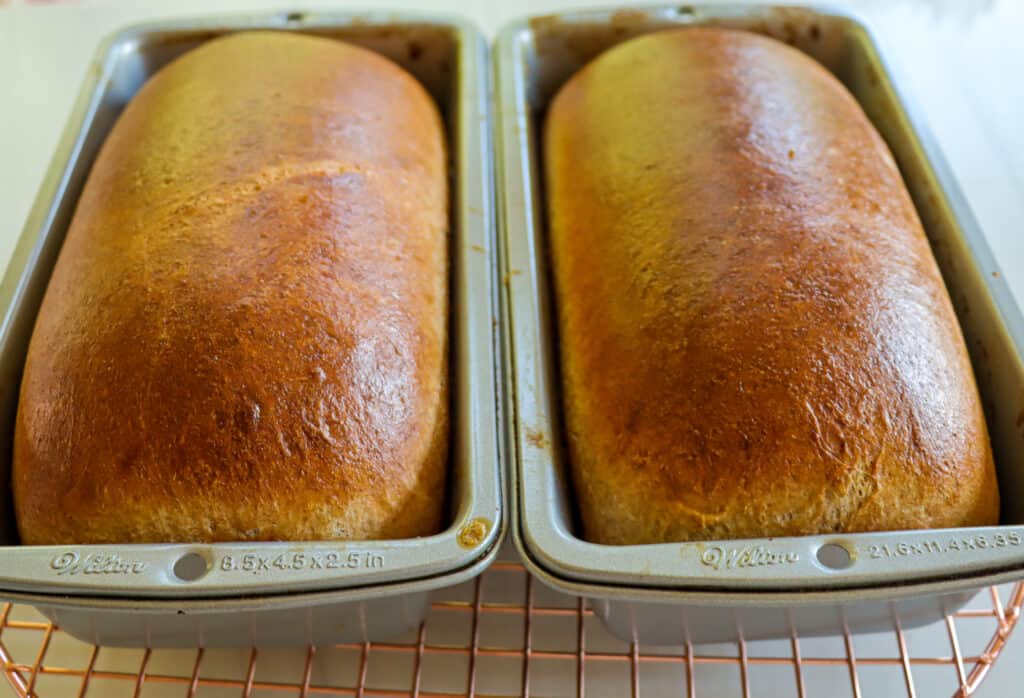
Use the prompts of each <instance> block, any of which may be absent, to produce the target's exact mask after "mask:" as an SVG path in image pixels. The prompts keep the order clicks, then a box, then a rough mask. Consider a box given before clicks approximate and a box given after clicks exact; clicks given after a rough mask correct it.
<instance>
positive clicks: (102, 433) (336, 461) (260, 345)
mask: <svg viewBox="0 0 1024 698" xmlns="http://www.w3.org/2000/svg"><path fill="white" fill-rule="evenodd" d="M447 206H448V195H447V181H446V162H445V144H444V132H443V126H442V123H441V119H440V116H439V113H438V110H437V107H436V105H435V104H434V103H433V101H432V100H431V98H430V97H429V95H428V94H427V93H426V91H425V90H424V89H423V88H422V86H421V85H420V84H419V83H418V82H417V81H416V80H415V79H414V78H413V77H412V76H410V75H409V74H407V73H406V72H405V71H404V70H402V69H401V68H399V67H398V66H397V65H395V64H393V63H391V62H390V61H388V60H386V59H384V58H382V57H380V56H378V55H376V54H374V53H372V52H370V51H366V50H363V49H360V48H357V47H354V46H350V45H346V44H343V43H340V42H337V41H332V40H328V39H322V38H313V37H309V36H300V35H295V34H289V33H274V32H251V33H242V34H236V35H232V36H229V37H225V38H221V39H217V40H213V41H210V42H208V43H206V44H204V45H203V46H202V47H200V48H198V49H196V50H194V51H190V52H189V53H187V54H185V55H184V56H182V57H181V58H179V59H178V60H175V61H174V62H173V63H171V64H170V65H168V66H167V67H165V68H164V69H162V70H160V71H159V72H158V73H157V74H156V75H155V76H154V77H153V78H152V79H151V80H149V81H148V82H147V83H146V84H145V85H144V86H143V87H142V89H141V90H140V91H139V93H138V94H137V95H136V97H135V98H134V99H133V100H132V101H131V103H130V104H129V105H128V107H127V108H126V109H125V111H124V113H123V114H122V115H121V117H120V118H119V120H118V122H117V124H116V126H115V127H114V129H113V131H112V132H111V133H110V135H109V137H108V138H107V140H106V142H105V144H104V145H103V148H102V151H101V152H100V154H99V157H98V158H97V160H96V163H95V165H94V167H93V169H92V172H91V173H90V175H89V179H88V182H87V183H86V186H85V189H84V191H83V192H82V195H81V198H80V200H79V203H78V208H77V210H76V213H75V216H74V219H73V221H72V223H71V227H70V229H69V231H68V234H67V239H66V241H65V243H64V245H63V248H62V250H61V254H60V258H59V261H58V263H57V266H56V268H55V270H54V272H53V276H52V279H51V281H50V284H49V287H48V289H47V292H46V296H45V299H44V301H43V304H42V308H41V310H40V312H39V316H38V319H37V323H36V327H35V331H34V334H33V336H32V340H31V345H30V347H29V351H28V358H27V361H26V365H25V373H24V379H23V383H22V387H21V401H20V406H19V411H18V417H17V426H16V434H15V443H14V466H13V484H14V496H15V508H16V516H17V521H18V528H19V531H20V535H21V540H22V542H23V543H26V544H67V543H129V542H170V541H189V542H191V541H243V540H278V539H283V540H318V539H381V538H404V537H413V536H420V535H426V534H431V533H434V532H436V531H437V530H438V528H439V526H440V523H441V514H442V505H443V501H444V491H445V489H444V488H445V471H446V467H447V465H446V464H447V449H448V396H447V312H448V311H447V303H448V299H447V294H448V282H447V263H448V262H447V260H448V241H447V231H448V213H447Z"/></svg>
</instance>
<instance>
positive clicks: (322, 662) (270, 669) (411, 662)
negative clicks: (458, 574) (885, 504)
mask: <svg viewBox="0 0 1024 698" xmlns="http://www.w3.org/2000/svg"><path fill="white" fill-rule="evenodd" d="M1022 604H1024V584H1017V585H1007V586H1003V587H992V588H990V589H987V590H985V591H983V592H982V593H981V594H979V595H978V596H977V597H976V598H975V599H974V601H972V602H971V603H970V604H969V605H968V606H967V607H966V608H965V609H963V610H961V611H959V612H958V613H956V614H954V615H951V616H948V617H947V618H946V619H945V621H944V622H940V623H936V624H933V625H931V626H927V627H925V628H919V629H914V630H903V629H901V628H900V627H894V628H893V631H892V632H889V633H882V634H875V635H856V636H852V635H845V636H839V637H830V638H799V637H797V636H795V635H794V636H792V637H790V638H788V639H784V640H773V641H756V642H740V643H734V644H721V645H696V646H681V647H656V648H655V647H645V646H637V645H630V644H627V643H623V642H621V641H619V640H617V639H616V638H614V637H613V636H611V635H609V634H608V632H607V631H606V630H605V629H604V628H603V626H602V625H601V623H600V621H599V620H598V619H597V618H596V617H595V616H594V615H593V614H592V612H591V611H590V610H589V609H588V608H587V607H586V603H585V602H584V601H583V600H580V599H576V598H573V597H570V596H565V595H562V594H559V593H557V592H554V591H551V590H549V589H547V588H546V587H544V586H543V585H541V584H540V583H538V582H537V581H536V580H534V579H533V578H531V577H530V575H529V573H527V572H526V570H525V569H524V568H523V566H522V565H521V564H520V563H519V562H518V561H516V559H515V557H514V554H512V553H510V552H506V554H504V555H502V559H501V560H500V561H499V562H496V563H495V564H494V565H492V566H491V568H490V569H488V571H487V572H485V573H484V575H483V576H482V577H480V578H478V579H476V580H474V581H472V582H467V583H466V584H462V585H460V586H457V587H453V588H451V589H447V590H444V591H441V592H438V593H437V594H436V595H435V598H434V601H433V603H432V606H431V610H430V615H429V616H428V618H427V621H426V622H425V623H424V624H423V625H422V626H421V627H420V628H419V630H418V631H417V632H414V633H411V634H409V635H408V636H405V637H399V638H396V639H395V640H393V641H391V642H386V643H377V642H375V643H361V644H360V643H356V644H344V645H332V646H324V647H311V648H309V649H305V650H302V649H296V650H290V649H286V650H280V649H258V650H248V649H246V650H236V649H230V650H224V649H206V650H167V649H156V650H126V649H112V648H100V647H94V646H92V645H88V644H85V643H82V642H79V641H77V640H75V639H74V638H71V637H70V636H68V635H66V634H64V633H62V632H61V631H60V630H59V628H57V627H56V626H54V625H53V624H51V623H49V622H47V621H46V620H45V619H44V618H43V617H42V616H40V615H39V614H37V613H36V612H35V611H34V610H32V609H31V608H28V607H25V606H17V605H14V606H12V605H3V606H0V663H2V665H3V672H4V676H5V677H6V678H7V682H8V683H9V684H10V685H11V687H13V689H14V695H16V696H39V697H40V698H56V697H58V696H59V697H61V698H63V697H64V696H75V695H77V696H90V697H97V696H98V697H101V698H108V697H109V698H116V697H117V696H146V697H147V698H148V697H156V698H162V697H164V696H167V697H170V696H190V697H191V696H199V697H200V698H220V697H221V696H224V697H227V696H232V697H237V696H243V697H246V698H254V697H258V698H264V697H265V698H271V697H274V696H281V697H285V696H324V695H334V696H366V697H369V696H377V697H395V698H397V697H399V696H420V697H422V698H448V697H455V696H477V697H481V698H482V697H484V696H552V697H553V696H580V697H582V696H584V695H587V696H592V697H593V696H616V697H618V696H626V695H632V696H634V697H635V696H641V695H642V696H687V697H688V698H694V697H696V696H713V697H714V698H730V697H731V696H738V697H742V698H750V697H754V698H756V697H758V696H771V697H772V698H775V697H779V698H781V697H783V696H799V697H800V698H813V697H815V696H828V698H844V696H852V698H861V696H898V695H908V696H911V698H915V697H917V696H927V697H929V698H931V697H932V696H943V695H945V696H948V695H956V696H970V695H972V694H973V693H974V692H975V691H976V689H977V688H978V686H979V685H980V684H981V682H982V681H983V680H984V679H985V676H986V674H987V673H988V671H989V669H990V668H991V667H992V665H993V664H994V663H995V661H996V659H997V658H998V656H999V654H1000V652H1001V650H1002V649H1003V647H1004V645H1005V643H1006V641H1007V640H1008V639H1009V637H1010V635H1011V633H1012V632H1013V629H1014V627H1015V626H1016V625H1017V622H1018V620H1019V618H1020V614H1021V606H1022ZM0 690H2V689H0ZM844 692H845V693H844Z"/></svg>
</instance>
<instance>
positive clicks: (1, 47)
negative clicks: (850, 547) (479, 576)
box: [0, 0, 1024, 698]
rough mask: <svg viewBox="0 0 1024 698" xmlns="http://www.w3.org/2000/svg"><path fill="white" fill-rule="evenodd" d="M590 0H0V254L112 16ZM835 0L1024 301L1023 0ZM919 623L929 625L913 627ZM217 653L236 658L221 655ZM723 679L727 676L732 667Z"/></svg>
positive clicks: (1002, 683)
mask: <svg viewBox="0 0 1024 698" xmlns="http://www.w3.org/2000/svg"><path fill="white" fill-rule="evenodd" d="M594 4H595V3H594V2H593V0H591V1H587V0H519V1H518V2H500V1H498V0H494V1H493V2H472V1H471V0H404V2H403V1H401V0H395V2H389V3H387V4H386V5H380V4H375V3H373V2H371V1H370V0H362V1H361V2H351V1H350V0H329V1H326V0H304V1H303V2H298V3H295V2H293V3H289V2H288V0H181V1H180V2H171V1H169V0H150V1H147V2H134V3H129V2H125V1H124V0H119V1H114V2H85V1H74V0H71V1H67V2H54V3H30V2H26V1H25V0H0V268H4V267H6V264H7V261H8V259H9V257H10V254H11V251H12V250H13V248H14V245H15V242H16V240H17V238H18V236H19V235H20V232H21V227H22V225H23V223H24V220H25V217H26V215H27V213H28V210H29V208H30V207H31V205H32V202H33V199H34V197H35V194H36V191H37V189H38V187H39V184H40V182H41V179H42V176H43V173H44V172H45V170H46V168H47V166H48V164H49V161H50V158H51V156H52V153H53V150H54V148H55V146H56V144H57V141H58V138H59V136H60V135H61V133H62V130H63V128H64V124H65V121H66V119H67V116H68V111H69V109H70V107H71V104H72V102H73V100H74V97H75V96H76V94H77V92H78V89H79V87H80V85H81V83H82V80H83V77H84V74H85V68H86V66H87V65H88V62H89V60H90V58H91V56H92V54H93V52H94V50H95V48H96V46H97V44H98V42H99V41H100V39H101V38H102V37H103V36H105V35H106V34H108V33H110V32H112V31H114V30H116V29H118V28H119V27H121V26H123V25H125V24H129V23H133V22H137V21H142V20H153V19H159V18H167V17H182V16H199V15H208V14H216V13H220V14H224V13H245V12H246V11H265V10H291V9H324V10H332V11H344V10H353V9H381V8H382V7H386V8H387V9H406V10H409V9H414V10H419V11H436V12H445V13H458V14H461V15H463V16H467V17H469V18H471V19H473V20H474V21H476V22H477V24H478V25H479V26H480V27H481V28H482V29H483V30H484V31H485V32H486V33H487V34H488V35H490V36H493V35H494V33H495V32H496V30H497V29H498V28H499V27H500V26H501V25H502V24H504V23H505V22H506V21H508V20H511V19H514V18H517V17H521V16H525V15H532V14H543V13H549V12H554V11H560V10H564V9H569V8H573V7H590V6H593V5H594ZM597 4H603V5H605V6H607V5H609V3H608V2H603V3H600V2H599V3H597ZM616 4H621V5H625V4H630V3H629V2H628V0H623V1H622V2H619V3H616ZM643 4H648V5H649V4H651V3H650V2H647V3H643ZM807 4H810V3H807ZM830 4H831V5H844V3H839V2H833V3H830ZM845 6H848V7H850V8H851V9H854V10H856V11H858V12H859V13H860V14H862V15H863V16H864V17H866V18H867V19H868V20H869V22H870V23H871V24H872V26H873V27H874V29H875V30H876V33H877V35H878V37H879V38H880V40H881V43H882V45H883V48H884V49H885V52H886V54H887V57H888V58H889V61H890V64H891V65H892V67H893V68H894V69H895V72H896V77H897V78H898V79H901V80H902V81H903V84H904V87H905V88H906V91H907V93H908V96H909V97H910V98H911V99H912V101H914V102H916V104H917V106H918V107H919V109H920V113H921V114H922V115H923V116H924V118H925V120H926V121H927V122H928V124H929V126H930V127H931V129H932V131H933V133H934V135H935V136H936V139H937V141H938V143H939V145H940V147H941V148H942V150H943V152H944V153H945V155H946V157H947V159H948V160H949V162H950V164H951V165H952V168H953V171H954V172H955V174H956V176H957V178H958V180H959V182H960V185H961V187H962V188H963V190H964V192H965V194H966V195H967V198H968V200H969V201H970V203H971V205H972V207H973V209H974V213H975V215H976V217H977V218H978V221H979V223H980V224H981V227H982V229H983V230H984V232H985V235H986V237H987V239H988V242H989V244H990V245H991V247H992V250H993V252H994V254H995V257H996V259H997V260H998V262H999V265H1000V267H1001V268H1002V272H1003V274H1004V275H1005V277H1006V279H1007V281H1008V283H1009V285H1010V287H1011V290H1012V291H1013V293H1014V295H1015V297H1016V298H1017V301H1018V303H1019V304H1020V303H1022V302H1024V128H1022V126H1024V40H1022V38H1021V37H1022V35H1024V3H1021V2H1018V0H931V1H928V0H902V1H897V2H885V1H884V0H863V1H861V2H848V3H845ZM918 632H919V633H922V635H921V637H922V638H923V640H922V641H923V642H925V643H926V644H927V643H930V642H932V640H933V639H934V642H936V643H940V644H938V645H936V646H937V647H938V649H936V650H935V653H937V654H938V653H945V654H949V648H948V639H945V638H946V629H945V626H944V625H939V626H936V627H933V628H930V629H927V630H925V631H918ZM927 633H931V634H932V635H934V636H935V638H930V637H925V635H926V634H927ZM1022 635H1024V630H1022V631H1020V632H1018V633H1017V634H1016V635H1015V636H1014V637H1013V638H1012V639H1011V641H1010V643H1009V645H1008V647H1007V649H1006V651H1005V653H1004V655H1003V657H1002V658H1001V659H1000V661H999V663H998V664H997V666H996V667H995V669H994V670H993V672H992V675H991V676H990V678H989V679H988V681H987V682H986V683H985V684H984V685H983V687H982V690H981V691H980V692H979V694H978V695H980V696H982V697H983V698H1002V697H1004V696H1019V695H1024V639H1021V636H1022ZM936 638H937V639H936ZM809 642H813V641H809ZM879 642H881V640H879ZM941 642H944V643H945V645H944V649H943V645H942V644H941ZM871 643H872V638H871V637H864V638H858V653H859V654H861V656H866V655H870V654H872V651H873V649H874V650H875V651H876V652H875V653H877V654H891V650H890V649H888V647H886V648H885V649H881V648H880V647H874V648H873V647H872V644H871ZM912 651H913V650H912ZM805 652H806V650H805ZM49 661H56V660H54V659H53V658H51V659H50V660H49ZM223 661H225V662H228V663H232V662H234V661H236V660H235V659H232V658H231V657H230V656H229V655H225V656H224V660H223ZM129 665H131V662H129ZM135 666H137V663H136V664H135ZM915 675H917V674H916V673H915ZM950 679H952V677H943V676H937V677H936V678H935V679H934V681H926V682H925V683H923V684H919V685H918V695H919V696H931V695H949V694H950V693H951V692H952V688H950V690H948V691H947V690H944V687H952V686H954V682H953V681H951V680H950ZM709 680H710V681H712V683H703V684H702V687H704V688H705V689H706V690H705V692H704V693H703V694H702V695H712V696H714V695H716V693H715V692H714V690H713V689H714V684H713V681H714V677H713V676H712V677H709ZM861 681H862V686H861V687H862V689H863V695H865V696H869V697H870V696H883V697H885V696H892V695H904V691H903V688H902V683H891V682H888V681H881V682H874V683H873V679H872V677H871V676H870V675H865V676H862V677H861ZM729 685H730V686H734V685H735V679H730V681H729ZM821 687H822V688H823V687H824V686H821ZM3 690H4V689H0V692H2V691H3ZM782 691H783V689H782V688H780V687H778V686H774V685H773V684H771V683H768V682H766V683H764V684H762V685H755V686H754V691H753V695H755V696H783V695H790V694H791V691H792V689H788V691H789V692H782ZM848 692H849V688H845V687H840V686H837V687H836V688H835V690H834V691H829V692H827V693H821V694H820V695H828V696H829V698H837V697H838V696H842V695H846V694H847V693H848ZM812 695H819V694H818V693H813V694H812Z"/></svg>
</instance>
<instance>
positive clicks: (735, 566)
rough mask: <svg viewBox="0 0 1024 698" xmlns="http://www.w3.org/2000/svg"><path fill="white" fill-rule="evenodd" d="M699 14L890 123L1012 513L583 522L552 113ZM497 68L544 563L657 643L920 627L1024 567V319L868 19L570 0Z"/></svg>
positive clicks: (521, 409) (508, 286) (512, 287)
mask: <svg viewBox="0 0 1024 698" xmlns="http://www.w3.org/2000/svg"><path fill="white" fill-rule="evenodd" d="M687 25H718V26H727V27H734V28H740V29H747V30H751V31H755V32H759V33H763V34H768V35H771V36H773V37H776V38H778V39H781V40H783V41H786V42H787V43H790V44H792V45H794V46H796V47H797V48H799V49H801V50H803V51H805V52H806V53H808V54H810V55H811V56H813V57H814V58H815V59H817V60H818V61H819V62H821V63H822V64H823V65H825V67H827V68H828V69H829V70H831V71H832V72H833V73H834V74H835V75H836V76H837V77H838V78H839V79H840V80H841V81H842V82H843V83H844V84H845V85H846V86H847V87H848V88H849V89H850V91H851V92H852V93H853V95H854V96H855V97H856V98H857V100H858V101H859V102H860V104H861V105H862V107H863V108H864V109H865V111H866V112H867V114H868V116H869V117H870V118H871V120H872V121H873V122H874V124H875V126H876V127H877V128H878V130H879V131H880V132H881V133H882V135H883V136H884V137H885V140H886V141H887V142H888V144H889V146H890V147H891V149H892V151H893V153H894V154H895V156H896V159H897V161H898V163H899V166H900V169H901V171H902V173H903V176H904V178H905V181H906V183H907V185H908V187H909V189H910V192H911V194H912V196H913V199H914V202H915V204H916V206H917V209H918V212H919V213H920V216H921V219H922V221H923V223H924V227H925V229H926V231H927V233H928V236H929V239H930V242H931V245H932V249H933V250H934V253H935V256H936V257H937V259H938V261H939V265H940V267H941V269H942V273H943V276H944V279H945V282H946V285H947V287H948V289H949V291H950V293H951V295H952V298H953V301H954V305H955V306H956V310H957V313H958V316H959V319H960V323H961V326H962V328H963V332H964V335H965V337H966V339H967V343H968V345H969V350H970V353H971V359H972V362H973V364H974V370H975V372H976V374H977V379H978V384H979V388H980V390H981V394H982V397H983V401H984V405H985V410H986V415H987V419H988V426H989V430H990V432H991V437H992V445H993V447H994V449H995V455H996V461H997V464H998V470H999V481H1000V486H1001V491H1002V499H1003V521H1002V525H1000V526H998V527H991V528H974V529H957V530H931V531H905V532H887V533H870V534H836V535H819V536H806V537H796V538H778V539H754V540H734V541H716V542H705V543H700V542H691V543H680V544H661V545H638V546H604V545H595V544H591V543H588V542H586V541H583V540H581V539H580V538H578V537H577V536H576V534H575V523H574V518H573V517H574V512H573V493H572V491H571V482H570V479H569V475H568V472H567V469H566V463H565V461H566V455H565V453H564V452H563V446H562V441H563V437H562V433H561V431H560V423H559V422H560V409H561V407H560V400H559V394H558V387H557V385H556V377H557V371H556V364H555V361H556V360H557V351H556V341H557V334H556V329H555V327H554V321H553V316H552V312H551V301H550V299H549V291H548V284H549V281H548V277H547V275H548V269H547V266H546V265H547V259H546V246H545V239H544V221H545V216H544V208H543V206H544V202H543V185H542V182H541V179H540V173H541V164H540V153H539V148H540V145H539V143H540V140H539V130H540V123H541V121H540V119H541V117H542V116H543V114H544V111H545V109H546V107H547V104H548V102H549V100H550V99H551V98H552V96H553V95H554V93H555V92H556V91H557V89H558V88H559V87H560V86H561V85H562V84H563V83H564V82H565V81H566V79H567V78H568V77H569V76H571V75H572V74H574V73H575V72H576V71H577V70H579V69H580V68H581V67H583V65H584V64H586V63H587V62H588V61H590V60H591V59H592V58H594V57H595V56H597V55H598V54H599V53H601V52H602V51H604V50H605V49H607V48H609V47H611V46H613V45H615V44H617V43H619V42H622V41H625V40H627V39H630V38H632V37H635V36H638V35H641V34H645V33H648V32H652V31H657V30H659V29H666V28H678V27H682V26H687ZM496 70H497V80H498V84H497V89H498V100H499V106H498V111H499V121H500V126H499V129H500V132H499V135H498V137H497V141H498V144H499V148H500V154H501V166H500V169H499V175H498V177H499V188H500V192H501V193H500V197H501V201H500V210H501V221H500V225H501V229H502V233H501V235H502V236H503V241H504V243H505V248H504V250H503V271H504V273H505V277H504V278H505V284H504V288H503V298H504V301H505V311H506V313H507V318H506V319H507V322H508V328H509V329H508V333H507V337H506V341H507V342H509V343H510V347H509V351H508V356H509V363H508V378H507V379H508V380H509V382H510V385H509V394H510V395H514V397H513V402H514V405H513V407H514V409H513V410H510V412H511V413H512V414H514V415H515V422H514V425H513V433H512V434H511V438H510V441H511V443H512V444H514V450H515V457H514V461H515V468H516V475H517V477H516V478H514V480H515V487H516V489H517V492H516V493H515V494H514V499H513V502H514V506H513V507H512V510H513V515H514V518H515V523H514V536H515V539H516V542H517V544H518V546H519V549H520V552H521V553H522V555H523V558H524V560H525V561H526V562H527V564H528V565H529V566H530V568H531V569H532V571H533V572H534V573H535V574H536V575H538V576H539V577H540V578H541V579H542V580H544V581H545V582H546V583H548V584H550V585H551V586H553V587H556V588H558V589H560V590H562V591H566V592H569V593H574V594H578V595H581V596H587V597H590V598H591V600H592V603H593V606H594V608H595V610H596V612H597V613H598V615H599V616H601V617H602V618H603V619H604V621H605V622H606V623H607V624H608V625H609V626H610V628H611V629H612V630H613V632H615V633H616V634H617V635H619V636H620V637H622V638H624V639H628V640H636V639H639V640H642V641H646V642H652V643H657V644H680V643H682V642H684V641H694V642H696V641H726V640H735V639H737V638H740V637H746V638H758V637H772V636H779V635H788V634H789V633H790V632H791V629H796V630H797V631H799V632H800V633H801V634H804V635H813V634H831V633H837V632H842V631H843V630H844V628H848V629H850V630H858V631H872V630H882V629H891V628H892V626H893V623H894V621H895V620H896V619H898V620H899V622H900V623H902V625H903V627H910V626H914V625H920V624H924V623H928V622H931V621H934V620H937V619H939V618H941V617H942V615H943V614H945V613H947V612H950V611H951V610H953V609H955V608H957V607H959V606H961V605H962V604H964V603H965V602H966V601H967V600H968V599H969V598H970V597H971V596H972V595H973V594H974V593H975V591H976V590H977V589H978V588H979V587H981V586H983V585H987V584H992V583H996V582H1002V581H1007V580H1010V579H1016V578H1020V577H1024V527H1022V526H1021V525H1020V524H1021V523H1022V522H1024V437H1022V428H1021V423H1022V421H1024V416H1022V415H1024V409H1022V408H1024V366H1022V361H1021V347H1024V320H1022V318H1021V314H1020V311H1019V309H1018V307H1017V305H1016V304H1015V302H1014V300H1013V297H1012V296H1011V294H1010V292H1009V289H1008V287H1007V286H1006V284H1005V282H1004V281H1003V280H1002V279H1001V278H1000V276H999V272H998V270H997V267H996V264H995V262H994V260H993V258H992V255H991V253H990V251H989V248H988V246H987V244H986V243H985V239H984V237H983V236H982V234H981V231H980V230H979V228H978V225H977V223H976V222H975V220H974V217H973V216H972V215H971V212H970V210H969V209H968V206H967V203H966V201H965V199H964V197H963V195H962V194H961V192H960V190H959V189H958V187H957V185H956V183H955V182H954V180H953V178H952V176H951V175H950V171H949V168H948V167H947V165H946V164H945V162H944V161H943V159H942V157H941V156H940V154H939V152H938V149H937V148H936V146H935V144H934V142H933V140H932V138H931V136H930V135H929V134H928V132H927V130H926V129H925V128H924V127H923V125H922V122H921V120H920V119H919V118H918V117H917V116H916V115H915V114H914V112H913V110H912V109H910V108H908V105H907V102H906V100H905V99H904V98H903V97H902V95H901V94H900V91H899V89H898V81H897V80H894V78H893V77H892V73H891V71H890V70H889V68H888V66H887V65H886V64H885V62H884V60H883V58H882V55H881V53H880V51H879V48H878V44H877V43H876V41H875V40H874V39H873V37H872V36H871V34H870V33H869V31H868V30H867V29H866V28H865V26H864V24H863V23H862V22H860V21H858V20H857V19H855V18H853V17H851V16H849V15H846V14H842V13H835V12H830V11H822V10H812V9H800V8H779V7H774V8H773V7H759V6H749V5H748V6H717V5H716V6H708V7H702V6H696V7H694V6H683V7H678V6H677V7H665V8H650V9H642V10H634V9H630V10H623V11H619V12H612V11H594V12H582V13H571V14H564V15H556V16H551V17H541V18H535V19H531V20H528V21H520V22H517V23H515V24H512V25H510V26H508V27H506V28H505V29H504V30H503V31H502V33H501V35H500V38H499V41H498V46H497V53H496ZM908 494H911V496H912V493H908Z"/></svg>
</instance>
